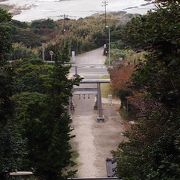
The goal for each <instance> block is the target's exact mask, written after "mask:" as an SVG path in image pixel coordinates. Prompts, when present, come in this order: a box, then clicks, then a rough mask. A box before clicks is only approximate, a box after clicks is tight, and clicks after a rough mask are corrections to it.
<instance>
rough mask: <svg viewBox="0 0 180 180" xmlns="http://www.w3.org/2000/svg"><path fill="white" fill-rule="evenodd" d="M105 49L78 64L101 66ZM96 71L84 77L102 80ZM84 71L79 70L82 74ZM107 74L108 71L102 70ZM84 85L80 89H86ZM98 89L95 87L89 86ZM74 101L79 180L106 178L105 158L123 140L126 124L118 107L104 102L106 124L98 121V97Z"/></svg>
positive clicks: (86, 55)
mask: <svg viewBox="0 0 180 180" xmlns="http://www.w3.org/2000/svg"><path fill="white" fill-rule="evenodd" d="M102 52H103V50H102V48H100V49H97V50H94V51H90V52H88V53H84V54H82V55H80V56H78V57H76V64H78V65H79V66H80V65H82V64H91V63H93V64H96V63H97V64H98V66H100V65H103V64H104V61H105V57H104V56H103V55H102ZM95 69H96V68H92V69H91V68H90V69H88V71H87V72H84V71H83V73H85V78H92V76H93V77H94V78H96V79H97V78H99V77H101V74H100V73H99V72H100V71H99V70H95ZM81 72H82V71H79V73H81ZM103 72H104V74H105V73H106V75H108V73H107V69H105V68H104V69H103ZM84 86H85V85H83V86H82V85H81V86H80V87H84ZM87 86H88V87H95V85H87ZM73 102H74V105H75V111H74V113H73V114H72V120H73V122H72V126H73V128H74V131H73V134H74V135H75V136H76V137H75V138H74V139H73V142H72V144H73V147H74V148H75V150H76V151H77V152H78V154H79V156H78V159H77V163H78V173H77V177H106V176H107V173H106V158H108V157H111V151H112V150H115V149H116V148H117V146H118V144H119V143H120V142H121V141H123V140H124V137H123V136H122V132H123V131H124V129H123V125H122V124H123V121H122V119H121V118H120V116H119V113H118V107H119V104H117V103H116V104H113V105H109V104H108V101H104V102H105V103H104V104H103V113H104V116H105V122H101V123H99V122H97V121H96V117H97V111H96V110H94V104H95V95H94V94H86V93H84V94H81V95H74V96H73Z"/></svg>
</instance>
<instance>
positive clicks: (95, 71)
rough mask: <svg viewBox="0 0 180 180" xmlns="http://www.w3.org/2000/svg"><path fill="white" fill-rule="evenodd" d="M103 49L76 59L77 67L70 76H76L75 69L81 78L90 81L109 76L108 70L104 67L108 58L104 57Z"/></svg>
mask: <svg viewBox="0 0 180 180" xmlns="http://www.w3.org/2000/svg"><path fill="white" fill-rule="evenodd" d="M102 54H103V48H99V49H96V50H93V51H90V52H87V53H83V54H81V55H79V56H76V57H75V65H73V67H72V68H71V71H70V74H71V75H74V74H75V67H74V66H77V72H78V74H79V75H80V76H82V77H84V78H88V79H96V78H101V77H102V76H108V72H107V68H106V66H104V62H105V59H106V57H105V56H103V55H102Z"/></svg>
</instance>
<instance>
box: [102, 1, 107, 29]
mask: <svg viewBox="0 0 180 180" xmlns="http://www.w3.org/2000/svg"><path fill="white" fill-rule="evenodd" d="M102 3H103V5H102V6H104V10H105V11H104V16H105V27H106V24H107V21H106V19H107V18H106V11H107V8H106V6H107V5H108V1H106V0H104V1H103V2H102Z"/></svg>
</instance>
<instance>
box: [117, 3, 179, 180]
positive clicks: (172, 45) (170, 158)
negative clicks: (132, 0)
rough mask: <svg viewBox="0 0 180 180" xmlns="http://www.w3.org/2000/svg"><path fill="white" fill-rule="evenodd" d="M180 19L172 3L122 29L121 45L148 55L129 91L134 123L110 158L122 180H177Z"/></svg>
mask: <svg viewBox="0 0 180 180" xmlns="http://www.w3.org/2000/svg"><path fill="white" fill-rule="evenodd" d="M179 19H180V6H179V3H178V1H171V3H163V6H159V7H158V9H157V10H156V11H155V12H149V13H148V14H147V15H143V16H139V17H137V18H134V19H132V21H131V22H130V23H128V25H127V26H126V28H125V29H124V34H123V37H124V41H125V42H126V43H127V44H128V45H129V46H130V47H132V48H134V49H135V50H146V51H147V52H148V55H147V56H146V61H145V62H144V63H141V64H140V65H139V66H138V68H137V71H136V72H135V74H134V77H133V87H131V88H132V89H131V90H132V91H133V92H134V94H137V93H141V96H140V97H139V98H141V99H139V103H137V104H138V105H139V110H140V111H139V112H137V114H138V113H139V116H137V117H138V118H137V123H136V124H135V125H133V126H132V128H131V129H130V131H129V132H127V134H126V136H127V137H128V138H129V141H128V142H124V143H121V144H120V146H119V149H118V151H117V152H116V153H115V154H116V155H115V156H116V158H117V161H118V169H117V172H118V174H119V176H121V177H122V178H123V179H133V180H135V179H137V180H139V179H164V180H173V179H174V180H175V179H179V178H180V166H179V162H180V131H179V129H180V101H179V100H180V86H179V85H180V77H179V74H180V60H179V45H180V44H179V34H180V32H179V27H180V24H179Z"/></svg>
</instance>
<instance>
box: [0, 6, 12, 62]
mask: <svg viewBox="0 0 180 180" xmlns="http://www.w3.org/2000/svg"><path fill="white" fill-rule="evenodd" d="M10 21H11V15H10V14H9V13H7V12H6V11H5V10H3V9H1V8H0V42H1V44H0V65H2V63H3V61H4V58H5V55H6V53H7V52H9V50H10V48H11V39H10V38H11V27H10Z"/></svg>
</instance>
